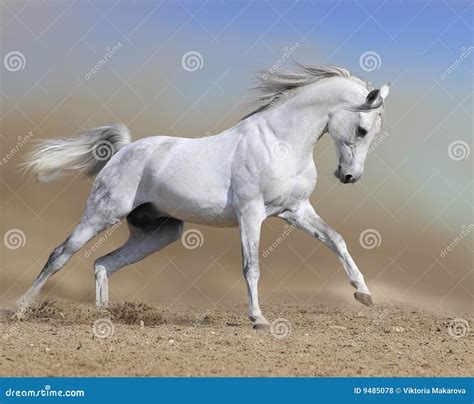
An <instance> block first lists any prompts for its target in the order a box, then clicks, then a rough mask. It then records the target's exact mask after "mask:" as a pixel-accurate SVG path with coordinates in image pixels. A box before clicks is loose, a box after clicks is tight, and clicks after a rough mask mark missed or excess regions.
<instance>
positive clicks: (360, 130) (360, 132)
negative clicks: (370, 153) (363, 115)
mask: <svg viewBox="0 0 474 404" xmlns="http://www.w3.org/2000/svg"><path fill="white" fill-rule="evenodd" d="M365 135H367V130H366V129H364V128H361V127H360V126H358V127H357V136H360V137H364V136H365Z"/></svg>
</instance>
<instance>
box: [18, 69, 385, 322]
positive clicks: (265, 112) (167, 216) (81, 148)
mask: <svg viewBox="0 0 474 404" xmlns="http://www.w3.org/2000/svg"><path fill="white" fill-rule="evenodd" d="M257 90H258V91H259V98H258V100H259V101H260V104H261V106H260V107H259V108H258V109H257V110H256V111H254V112H253V113H251V114H250V115H248V116H246V117H245V118H243V119H242V120H241V121H240V122H238V123H237V124H236V125H235V126H233V127H231V128H230V129H227V130H225V131H224V132H222V133H220V134H218V135H215V136H210V137H203V138H195V139H188V138H177V137H168V136H153V137H148V138H144V139H140V140H138V141H135V142H131V140H130V135H129V131H128V129H127V128H126V127H125V126H123V125H118V124H114V125H109V126H103V127H100V128H95V129H92V130H89V131H87V132H84V133H82V134H80V135H79V136H78V137H75V138H70V139H57V140H45V141H42V142H41V143H40V144H39V145H38V146H37V147H36V148H35V149H34V150H33V152H32V153H31V155H30V156H29V158H28V160H27V163H26V164H27V167H28V168H30V169H32V170H33V172H34V173H35V174H36V175H37V176H38V177H39V179H42V180H50V179H52V178H55V177H58V176H59V175H61V174H62V173H63V172H64V171H65V170H75V169H79V170H84V171H85V172H86V173H87V174H88V175H97V177H96V179H95V182H94V184H93V187H92V191H91V194H90V196H89V198H88V201H87V205H86V208H85V211H84V214H83V216H82V218H81V220H80V222H79V224H78V225H77V226H76V227H75V229H74V230H73V232H72V233H71V234H70V236H69V237H68V238H67V239H66V240H65V241H64V242H63V243H62V244H61V245H60V246H59V247H57V248H55V249H54V250H53V251H52V253H51V255H50V256H49V259H48V261H47V263H46V264H45V266H44V268H43V270H42V271H41V273H40V274H39V275H38V277H37V279H36V280H35V282H34V283H33V285H32V286H31V288H30V289H29V290H28V292H27V293H26V294H25V295H24V296H23V297H22V299H20V301H19V308H20V311H21V310H25V309H26V307H27V306H28V304H29V303H30V302H31V300H32V298H34V297H35V296H36V295H37V294H38V293H39V291H40V288H41V287H42V286H43V285H44V283H45V282H46V281H47V280H48V278H49V277H50V276H51V275H53V274H55V273H56V272H58V271H59V270H60V269H61V268H62V267H63V266H64V265H65V264H66V262H67V261H68V260H69V259H70V258H71V256H72V255H73V254H74V253H75V252H77V251H78V250H79V249H80V248H81V247H83V246H84V245H85V244H86V243H87V242H88V241H89V240H90V239H91V238H93V237H94V236H95V235H97V234H98V233H99V232H101V231H103V230H105V229H106V228H108V227H110V226H112V225H114V224H116V223H117V222H119V221H121V220H122V219H124V218H126V219H127V221H128V227H129V230H130V237H129V239H128V241H127V242H126V243H125V244H124V245H123V246H121V247H120V248H118V249H117V250H115V251H113V252H111V253H109V254H107V255H106V256H104V257H101V258H99V259H98V260H96V261H95V264H94V268H95V278H96V305H97V307H104V306H106V305H107V303H108V278H109V277H110V276H111V275H112V274H113V273H115V272H116V271H118V270H119V269H120V268H122V267H124V266H126V265H128V264H131V263H134V262H137V261H140V260H142V259H143V258H145V257H146V256H148V255H150V254H152V253H154V252H155V251H159V250H161V249H162V248H163V247H165V246H166V245H168V244H170V243H172V242H173V241H176V240H178V239H179V238H180V237H181V234H182V232H183V224H184V222H192V223H198V224H204V225H210V226H225V227H233V226H238V227H239V228H240V237H241V242H242V255H243V271H244V276H245V280H246V283H247V289H248V304H249V307H248V315H249V318H250V320H251V321H252V323H253V324H254V328H268V322H267V320H266V319H265V317H264V316H263V314H262V312H261V310H260V307H259V303H258V292H257V284H258V279H259V238H260V229H261V226H262V222H263V221H264V220H265V219H266V218H268V217H269V216H276V217H280V218H282V219H284V220H286V221H287V222H288V223H290V224H292V225H295V226H297V227H298V228H300V229H302V230H304V231H305V232H307V233H308V234H310V235H311V236H313V237H315V238H316V239H318V240H320V241H321V242H322V243H324V244H325V245H326V246H327V247H329V248H330V249H331V250H332V251H334V253H335V254H336V255H337V256H338V258H339V259H340V261H341V262H342V265H343V267H344V270H345V271H346V273H347V275H348V277H349V281H350V284H351V285H352V286H353V287H354V288H355V289H356V292H355V294H354V296H355V298H356V299H357V300H358V301H359V302H361V303H363V304H366V305H371V304H372V298H371V294H370V292H369V289H368V288H367V286H366V284H365V282H364V277H363V276H362V274H361V272H360V271H359V269H358V268H357V265H356V264H355V262H354V260H353V259H352V258H351V256H350V254H349V252H348V251H347V248H346V244H345V242H344V240H343V238H342V237H341V236H340V235H339V234H338V233H336V232H335V231H334V230H333V229H332V228H331V227H329V226H328V225H327V224H326V223H325V222H324V221H323V220H322V219H321V218H320V217H319V216H318V215H317V213H316V212H315V211H314V209H313V207H312V206H311V204H310V202H309V197H310V195H311V193H312V192H313V190H314V188H315V185H316V178H317V174H316V167H315V164H314V161H313V147H314V145H315V143H316V142H317V141H318V140H319V139H320V138H321V136H322V135H323V134H325V133H329V134H330V135H331V137H332V139H333V140H334V144H335V147H336V152H337V156H338V159H339V165H338V167H337V169H336V171H335V173H334V174H335V176H336V177H337V178H338V179H339V180H340V181H341V182H343V183H345V184H347V183H353V182H356V181H357V180H358V179H359V178H360V177H361V176H362V173H363V170H364V162H365V158H366V155H367V151H368V148H369V145H370V143H371V141H372V140H373V139H374V136H375V135H376V134H377V133H378V132H379V130H380V128H381V122H382V115H383V103H384V100H385V98H386V97H387V95H388V92H389V86H388V84H385V85H383V86H382V87H381V88H380V89H372V88H371V87H370V85H369V84H368V83H367V82H365V81H363V80H361V79H359V78H356V77H354V76H352V75H351V74H350V72H349V71H347V70H345V69H342V68H338V67H304V66H301V65H300V66H299V70H298V71H297V72H293V73H285V74H283V73H268V72H267V73H265V74H264V75H263V77H262V78H261V80H260V85H259V86H258V87H257ZM104 151H105V153H104Z"/></svg>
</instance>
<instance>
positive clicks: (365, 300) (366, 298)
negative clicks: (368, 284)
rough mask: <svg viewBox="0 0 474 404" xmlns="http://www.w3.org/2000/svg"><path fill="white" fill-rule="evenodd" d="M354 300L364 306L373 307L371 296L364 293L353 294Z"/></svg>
mask: <svg viewBox="0 0 474 404" xmlns="http://www.w3.org/2000/svg"><path fill="white" fill-rule="evenodd" d="M354 298H355V299H356V300H357V301H358V302H360V303H362V304H365V305H366V306H373V305H374V302H373V301H372V295H370V294H368V293H364V292H357V291H356V292H354Z"/></svg>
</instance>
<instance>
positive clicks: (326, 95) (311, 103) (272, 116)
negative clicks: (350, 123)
mask: <svg viewBox="0 0 474 404" xmlns="http://www.w3.org/2000/svg"><path fill="white" fill-rule="evenodd" d="M343 92H344V85H341V83H340V82H338V81H337V80H328V81H327V82H325V83H323V82H321V83H315V84H313V85H310V86H308V88H306V89H302V90H300V92H299V93H297V94H296V95H294V96H293V97H291V98H290V99H288V100H287V101H286V102H283V103H282V104H280V105H278V106H275V107H274V108H272V109H270V110H269V111H267V113H266V114H265V118H266V121H267V124H268V127H270V128H271V129H272V131H273V132H274V135H275V137H277V139H278V140H279V141H283V142H286V143H288V144H289V145H290V146H291V149H292V151H293V152H295V154H296V155H298V157H304V156H307V155H311V156H312V154H313V149H314V145H315V144H316V142H317V141H318V140H319V139H320V138H321V136H322V135H323V134H324V133H325V129H326V127H327V124H328V121H329V112H330V111H331V109H333V108H335V107H337V106H338V105H340V104H342V103H343V102H344V101H343V100H344V94H342V93H343Z"/></svg>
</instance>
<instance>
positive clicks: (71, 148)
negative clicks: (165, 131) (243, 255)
mask: <svg viewBox="0 0 474 404" xmlns="http://www.w3.org/2000/svg"><path fill="white" fill-rule="evenodd" d="M130 142H131V137H130V132H129V130H128V128H127V127H126V126H125V125H122V124H117V123H115V124H111V125H107V126H101V127H98V128H94V129H89V130H87V131H85V132H82V133H79V134H78V135H77V136H76V137H72V138H67V139H46V140H40V141H39V142H38V143H37V144H36V146H35V147H34V149H33V150H32V151H31V153H30V154H29V155H28V156H27V157H26V159H25V160H26V161H25V163H24V164H23V168H24V169H25V171H31V172H32V173H33V174H34V175H35V176H36V177H37V178H38V180H40V181H42V182H48V181H52V180H55V179H57V178H59V177H61V176H62V175H63V174H64V173H65V171H68V170H80V171H83V172H84V173H85V174H86V175H87V176H90V177H93V176H95V175H97V174H98V173H99V171H100V170H102V168H103V167H104V166H105V165H106V164H107V162H108V161H109V160H110V159H111V158H112V156H113V155H114V154H115V153H117V152H118V151H119V150H120V149H121V148H122V147H124V146H126V145H127V144H129V143H130Z"/></svg>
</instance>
